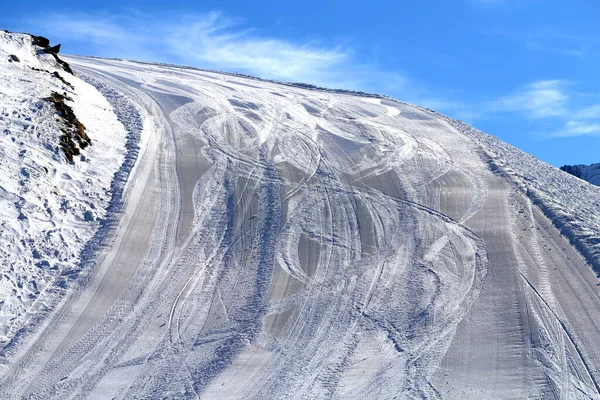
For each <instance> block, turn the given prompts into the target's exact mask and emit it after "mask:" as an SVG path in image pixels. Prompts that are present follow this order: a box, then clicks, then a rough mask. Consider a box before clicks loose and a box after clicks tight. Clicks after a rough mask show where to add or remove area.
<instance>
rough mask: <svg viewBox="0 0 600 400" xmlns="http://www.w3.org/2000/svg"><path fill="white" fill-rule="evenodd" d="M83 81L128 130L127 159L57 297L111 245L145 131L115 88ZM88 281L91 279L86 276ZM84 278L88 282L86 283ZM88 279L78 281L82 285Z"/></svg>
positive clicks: (8, 349)
mask: <svg viewBox="0 0 600 400" xmlns="http://www.w3.org/2000/svg"><path fill="white" fill-rule="evenodd" d="M78 77H79V78H80V79H82V80H84V81H86V82H87V83H89V84H91V85H92V86H94V87H95V88H96V89H97V90H98V91H99V92H100V93H101V94H102V95H103V96H104V97H105V98H106V99H107V100H108V102H109V103H110V104H111V105H112V106H113V108H114V112H115V114H116V116H117V119H118V120H119V122H121V123H122V124H123V126H124V127H125V131H126V138H127V139H126V143H125V149H126V152H125V158H124V160H123V163H122V164H121V167H120V168H119V169H118V170H117V171H116V172H115V174H114V175H113V179H112V182H111V186H110V193H111V198H110V201H109V203H108V206H107V207H106V210H105V211H106V214H105V216H104V217H103V218H102V219H101V220H100V221H99V226H98V228H97V230H96V233H95V234H94V236H93V237H92V238H91V239H90V240H89V241H88V242H87V243H86V244H85V245H84V247H83V249H82V250H81V252H80V254H79V259H80V260H79V267H80V268H79V270H77V271H65V272H63V273H62V274H61V275H60V276H58V277H57V279H56V281H55V282H54V287H53V288H51V289H49V290H50V291H55V292H56V293H57V294H60V293H62V294H65V293H66V289H67V287H68V285H69V283H71V282H73V281H75V280H76V279H77V277H79V276H80V274H81V272H83V271H89V270H90V268H93V267H94V266H95V265H96V263H97V260H96V256H97V255H98V254H99V251H100V250H101V249H102V248H103V247H105V246H106V245H107V244H109V242H110V240H111V238H112V234H113V233H114V232H115V229H116V228H117V226H118V224H119V217H120V215H121V212H122V208H123V203H124V202H123V193H124V189H125V185H126V183H127V180H128V178H129V175H130V173H131V171H132V169H133V166H134V165H135V162H136V160H137V157H138V154H139V150H140V146H139V142H140V138H141V131H142V129H143V122H142V117H141V114H140V112H139V111H138V109H137V108H136V106H135V105H134V104H133V103H132V102H130V101H129V100H127V98H126V97H125V96H124V95H122V94H121V93H119V92H117V91H116V90H115V89H113V88H111V87H108V86H106V85H104V84H102V83H100V82H99V81H97V80H95V79H94V78H92V77H90V76H88V75H84V74H79V76H78ZM87 278H89V276H88V277H87ZM87 278H85V280H87ZM85 280H82V281H80V282H79V285H83V284H84V283H85ZM62 297H63V296H59V298H58V299H57V300H56V302H52V303H50V304H47V305H46V306H45V307H44V309H43V310H40V311H38V312H37V314H36V315H35V316H33V315H32V316H31V318H32V319H31V320H30V323H28V324H27V325H26V326H24V327H22V328H21V329H19V330H18V331H17V332H15V334H14V336H13V338H12V339H11V340H10V342H8V343H7V344H6V345H5V346H4V347H3V348H2V349H0V360H2V361H5V360H6V359H7V358H8V357H9V356H10V354H11V353H12V350H13V349H14V348H15V347H16V346H17V345H18V344H19V343H21V342H22V341H23V340H24V339H25V337H26V336H28V334H30V333H31V332H32V329H31V327H32V326H40V323H39V322H41V321H42V320H43V319H44V318H45V317H46V316H47V315H48V314H49V313H50V312H52V310H53V309H54V308H55V306H56V304H57V303H58V302H60V301H62Z"/></svg>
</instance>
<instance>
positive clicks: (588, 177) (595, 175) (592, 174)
mask: <svg viewBox="0 0 600 400" xmlns="http://www.w3.org/2000/svg"><path fill="white" fill-rule="evenodd" d="M560 169H562V170H563V171H565V172H568V173H570V174H571V175H574V176H576V177H578V178H580V179H583V180H584V181H588V182H589V183H591V184H593V185H596V186H600V164H592V165H563V166H562V167H560Z"/></svg>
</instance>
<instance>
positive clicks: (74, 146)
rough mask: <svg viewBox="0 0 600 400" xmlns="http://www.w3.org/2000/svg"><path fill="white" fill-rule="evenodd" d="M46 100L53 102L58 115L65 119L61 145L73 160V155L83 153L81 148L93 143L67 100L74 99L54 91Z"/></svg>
mask: <svg viewBox="0 0 600 400" xmlns="http://www.w3.org/2000/svg"><path fill="white" fill-rule="evenodd" d="M44 100H46V101H48V102H50V103H53V104H54V107H55V108H56V111H57V112H58V115H59V116H60V117H61V118H62V120H63V121H64V124H65V127H64V128H62V129H61V131H62V133H63V134H62V136H61V137H60V147H61V149H62V151H63V152H64V153H65V158H66V160H67V161H68V162H73V156H77V155H79V154H81V149H85V148H86V147H87V146H89V145H91V144H92V141H91V139H90V138H89V136H88V135H87V133H86V132H85V126H83V124H82V123H81V122H80V121H79V119H78V118H77V116H76V115H75V113H74V112H73V109H72V108H71V106H69V105H68V104H67V103H66V101H73V99H71V98H70V97H69V96H66V95H64V94H60V93H57V92H52V95H50V97H47V98H45V99H44Z"/></svg>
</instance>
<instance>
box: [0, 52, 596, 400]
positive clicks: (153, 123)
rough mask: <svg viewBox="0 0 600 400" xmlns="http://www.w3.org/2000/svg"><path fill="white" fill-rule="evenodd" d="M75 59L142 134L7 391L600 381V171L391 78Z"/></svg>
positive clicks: (308, 394) (371, 392) (191, 394)
mask: <svg viewBox="0 0 600 400" xmlns="http://www.w3.org/2000/svg"><path fill="white" fill-rule="evenodd" d="M68 61H69V63H70V64H71V65H72V66H73V69H74V70H75V72H76V73H77V74H80V75H81V76H82V77H85V79H86V80H87V81H89V82H91V83H93V84H94V85H96V86H97V87H99V88H100V90H101V91H102V93H105V94H106V95H107V96H108V97H109V98H110V99H111V101H112V103H113V104H115V111H116V113H117V114H118V115H119V118H120V120H121V121H123V123H124V126H125V128H126V129H127V131H128V132H130V133H131V134H136V132H137V133H138V134H140V135H141V141H140V146H141V148H140V151H139V156H138V157H137V161H136V164H135V167H134V168H133V170H131V174H132V176H131V178H129V183H128V184H127V186H125V188H124V191H123V192H122V193H123V197H122V198H123V201H124V203H123V204H124V205H123V211H122V213H121V214H119V215H118V220H117V222H116V223H115V224H113V229H112V230H110V231H107V233H106V240H105V241H104V242H103V243H104V244H103V245H102V246H100V249H99V251H97V252H94V253H93V254H91V255H90V256H89V258H88V259H87V261H88V262H87V263H85V264H83V265H82V267H81V274H80V276H79V278H78V279H77V281H76V283H77V285H71V286H69V289H68V290H66V291H65V293H64V296H62V297H60V299H61V303H60V304H58V305H57V306H55V307H54V308H52V309H51V310H50V311H49V312H47V313H45V314H44V315H43V317H40V318H39V321H37V324H32V325H31V326H30V329H29V330H28V333H27V334H24V335H23V336H22V339H21V340H20V341H18V342H13V343H10V344H8V345H7V346H5V350H4V352H3V354H4V358H3V359H2V364H1V367H2V370H1V371H2V372H1V374H0V397H11V396H12V397H24V398H56V399H63V398H98V399H104V398H216V399H226V398H240V399H247V398H257V399H258V398H306V399H313V398H342V399H346V398H347V399H355V398H382V399H391V398H428V399H429V398H431V399H439V398H450V399H502V398H516V399H521V398H540V399H542V398H544V399H545V398H556V399H559V398H572V399H596V398H600V387H599V386H598V383H599V382H600V370H598V368H597V366H598V365H600V325H599V324H598V321H599V318H598V317H599V316H600V293H599V290H598V279H597V276H596V273H595V271H594V268H598V267H599V266H600V250H599V243H600V218H599V217H598V216H597V210H598V209H599V207H600V188H596V187H593V186H591V185H589V184H586V183H585V182H582V181H581V180H579V179H577V178H575V177H573V176H571V175H569V174H567V173H565V172H562V171H560V170H558V169H557V168H554V167H551V166H549V165H547V164H545V163H543V162H541V161H539V160H536V159H535V158H533V157H531V156H528V155H526V154H524V153H522V152H520V151H519V150H517V149H515V148H513V147H511V146H509V145H507V144H505V143H502V142H500V141H498V140H497V139H495V138H493V137H491V136H488V135H485V134H483V133H481V132H478V131H476V130H474V129H473V128H471V127H469V126H467V125H464V124H462V123H460V122H457V121H453V120H450V119H448V118H446V117H443V116H441V115H439V114H436V113H434V112H432V111H430V110H426V109H421V108H418V107H415V106H411V105H408V104H404V103H401V102H398V101H395V100H391V99H388V98H385V97H381V96H365V95H356V94H351V93H344V92H335V91H324V90H312V89H307V88H306V87H301V86H294V85H282V84H277V83H274V82H265V81H261V80H257V79H251V78H248V77H241V76H235V75H227V74H219V73H214V72H208V71H201V70H194V69H190V68H181V67H173V66H166V65H153V64H143V63H135V62H128V61H119V60H101V59H91V58H84V57H68ZM131 103H134V104H135V109H137V110H138V112H139V113H140V120H141V121H143V125H141V124H140V123H137V124H131V118H130V115H131V112H129V111H126V110H130V109H129V108H127V107H129V106H130V105H131ZM90 136H91V135H90ZM128 143H129V142H128ZM121 145H122V146H124V147H123V151H125V148H127V149H129V148H130V147H131V146H130V144H128V145H123V142H121ZM95 146H96V143H95V142H94V146H93V147H95ZM86 157H87V156H86ZM127 160H129V162H130V163H131V162H132V160H131V159H129V158H126V162H127ZM128 165H131V164H128ZM66 167H69V166H68V165H66ZM124 178H125V177H123V179H124ZM5 218H6V220H7V221H15V218H14V217H13V218H12V219H9V216H7V217H5Z"/></svg>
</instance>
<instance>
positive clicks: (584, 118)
mask: <svg viewBox="0 0 600 400" xmlns="http://www.w3.org/2000/svg"><path fill="white" fill-rule="evenodd" d="M576 86H577V84H576V83H575V82H571V81H565V80H543V81H536V82H532V83H530V84H528V85H525V86H524V87H523V88H521V90H519V91H517V92H515V93H512V94H509V95H506V96H502V97H500V98H498V99H496V100H493V101H491V102H489V103H488V104H487V105H486V106H485V107H484V109H485V112H487V113H495V114H510V115H513V116H518V117H521V118H525V119H529V120H535V121H538V122H539V121H543V122H548V123H549V126H552V128H551V129H549V133H547V134H546V135H545V136H549V137H566V136H583V135H594V136H598V135H600V104H589V103H588V102H589V99H595V98H596V96H594V95H590V94H586V93H581V92H579V91H577V90H575V87H576Z"/></svg>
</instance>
